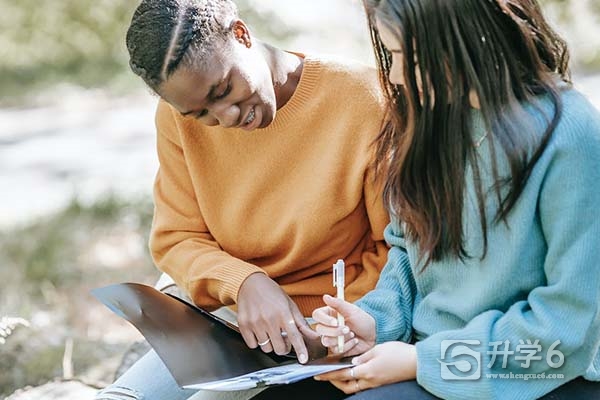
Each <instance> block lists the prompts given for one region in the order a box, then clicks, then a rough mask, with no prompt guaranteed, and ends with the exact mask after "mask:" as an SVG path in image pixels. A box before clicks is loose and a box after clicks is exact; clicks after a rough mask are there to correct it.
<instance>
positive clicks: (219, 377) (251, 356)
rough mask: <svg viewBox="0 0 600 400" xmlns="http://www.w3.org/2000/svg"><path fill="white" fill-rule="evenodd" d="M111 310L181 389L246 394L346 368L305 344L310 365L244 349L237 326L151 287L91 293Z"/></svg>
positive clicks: (135, 285)
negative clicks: (145, 343) (139, 336)
mask: <svg viewBox="0 0 600 400" xmlns="http://www.w3.org/2000/svg"><path fill="white" fill-rule="evenodd" d="M92 294H93V295H94V296H95V297H96V298H97V299H98V300H100V301H101V302H102V303H104V304H105V305H106V306H107V307H109V308H110V309H111V310H112V311H113V312H115V313H116V314H117V315H119V316H121V317H122V318H124V319H126V320H127V321H129V322H130V323H131V324H132V325H134V326H135V327H136V328H137V329H138V330H139V331H140V333H141V334H142V335H143V336H144V337H145V338H146V340H148V342H149V343H150V345H151V346H152V347H153V348H154V350H155V351H156V353H157V354H158V356H159V357H160V358H161V359H162V360H163V362H164V363H165V365H166V366H167V368H168V369H169V371H170V372H171V374H172V375H173V378H175V381H176V382H177V383H178V384H179V386H181V387H182V388H189V389H205V390H221V391H230V390H244V389H250V388H254V387H258V386H263V385H277V384H287V383H293V382H296V381H299V380H302V379H305V378H309V377H312V376H314V375H318V374H321V373H324V372H328V371H333V370H336V369H341V368H347V367H348V366H350V365H351V364H350V360H349V359H342V358H341V357H339V356H327V355H326V351H325V349H324V348H323V347H321V346H320V345H319V344H316V345H315V344H314V343H313V344H309V343H307V347H308V349H309V362H308V363H306V364H299V363H298V362H297V361H296V359H295V357H293V355H289V356H277V355H275V354H274V353H269V354H266V353H264V352H263V351H261V350H260V349H250V348H248V347H247V346H246V343H245V342H244V340H243V338H242V336H241V334H240V333H239V329H238V327H237V326H236V325H235V324H234V323H231V322H230V321H227V320H225V319H223V318H219V317H218V316H216V315H214V314H212V313H210V312H209V311H206V310H204V309H202V308H199V307H196V306H194V305H192V304H190V303H188V302H186V301H184V300H182V299H180V298H177V297H175V296H172V295H169V294H165V293H162V292H159V291H158V290H156V289H154V288H153V287H151V286H147V285H143V284H138V283H121V284H115V285H110V286H106V287H102V288H99V289H94V290H92Z"/></svg>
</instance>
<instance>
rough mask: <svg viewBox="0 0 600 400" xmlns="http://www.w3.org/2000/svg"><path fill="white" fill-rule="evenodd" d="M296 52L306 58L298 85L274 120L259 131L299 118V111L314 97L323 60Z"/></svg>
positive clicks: (267, 130)
mask: <svg viewBox="0 0 600 400" xmlns="http://www.w3.org/2000/svg"><path fill="white" fill-rule="evenodd" d="M294 54H297V55H299V56H300V57H303V58H304V66H303V67H302V74H301V75H300V80H299V81H298V86H297V87H296V90H295V91H294V93H293V94H292V97H290V99H289V100H288V102H287V103H286V104H285V105H284V106H283V107H281V108H280V109H279V110H277V112H276V114H275V119H274V120H273V122H272V123H271V124H270V125H269V126H267V127H266V128H264V129H260V130H259V131H262V132H269V131H274V130H278V129H280V128H281V127H284V126H286V125H287V124H288V123H289V122H290V121H293V120H296V119H298V115H299V112H300V111H301V110H302V109H303V108H304V107H305V106H306V104H307V103H308V102H309V101H310V99H311V98H312V97H314V96H313V90H314V88H315V86H316V84H317V81H318V80H319V77H320V75H321V62H320V61H319V60H318V59H316V58H314V57H310V56H305V55H304V54H300V53H294Z"/></svg>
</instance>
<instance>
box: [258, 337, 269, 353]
mask: <svg viewBox="0 0 600 400" xmlns="http://www.w3.org/2000/svg"><path fill="white" fill-rule="evenodd" d="M263 337H264V338H265V339H262V340H260V339H259V338H263ZM256 341H257V343H258V347H260V349H261V350H262V351H263V352H265V353H270V352H272V351H273V343H272V341H271V337H270V335H268V334H267V333H263V334H262V335H260V336H256Z"/></svg>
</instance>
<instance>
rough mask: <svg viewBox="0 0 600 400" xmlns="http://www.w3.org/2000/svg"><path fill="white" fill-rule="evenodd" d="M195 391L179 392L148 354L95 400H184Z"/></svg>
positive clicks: (159, 362)
mask: <svg viewBox="0 0 600 400" xmlns="http://www.w3.org/2000/svg"><path fill="white" fill-rule="evenodd" d="M196 392H197V391H196V390H189V389H181V388H180V387H179V385H177V382H175V379H173V376H172V375H171V373H170V372H169V370H168V369H167V367H166V366H165V364H164V363H163V362H162V360H161V359H160V358H159V357H158V355H157V354H156V353H155V352H154V350H150V351H149V352H148V353H147V354H146V355H144V356H143V357H142V358H140V359H139V360H138V361H137V362H136V363H135V364H134V365H133V366H132V367H131V368H130V369H129V370H127V372H125V373H124V374H123V375H122V376H121V377H119V378H118V379H117V380H116V381H115V383H113V384H112V385H110V386H108V387H107V388H105V389H103V390H101V391H100V392H98V394H97V395H96V398H95V399H96V400H165V399H169V400H186V399H188V398H189V397H190V396H192V395H193V394H195V393H196Z"/></svg>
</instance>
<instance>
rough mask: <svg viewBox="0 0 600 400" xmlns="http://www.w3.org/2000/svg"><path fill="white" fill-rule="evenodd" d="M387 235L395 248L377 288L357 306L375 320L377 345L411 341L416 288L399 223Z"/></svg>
mask: <svg viewBox="0 0 600 400" xmlns="http://www.w3.org/2000/svg"><path fill="white" fill-rule="evenodd" d="M384 236H385V240H386V241H387V243H388V244H389V245H390V246H391V249H390V250H389V252H388V258H387V263H386V264H385V266H384V268H383V271H382V272H381V275H380V277H379V281H378V282H377V286H376V287H375V289H374V290H372V291H371V292H369V293H367V294H366V295H365V296H364V297H363V298H361V299H360V300H358V301H357V302H356V304H357V305H358V306H359V307H360V308H362V309H363V310H365V311H366V312H367V313H369V314H370V315H371V316H372V317H373V318H374V319H375V324H376V327H375V329H376V335H377V336H376V337H377V343H383V342H387V341H391V340H401V341H404V342H409V341H410V338H411V336H412V315H413V305H414V302H415V295H416V285H415V281H414V277H413V274H412V270H411V268H410V262H409V259H408V254H407V253H406V249H405V248H404V237H403V235H402V233H401V227H400V225H399V223H398V222H397V221H392V222H390V224H388V226H387V227H386V228H385V232H384Z"/></svg>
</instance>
